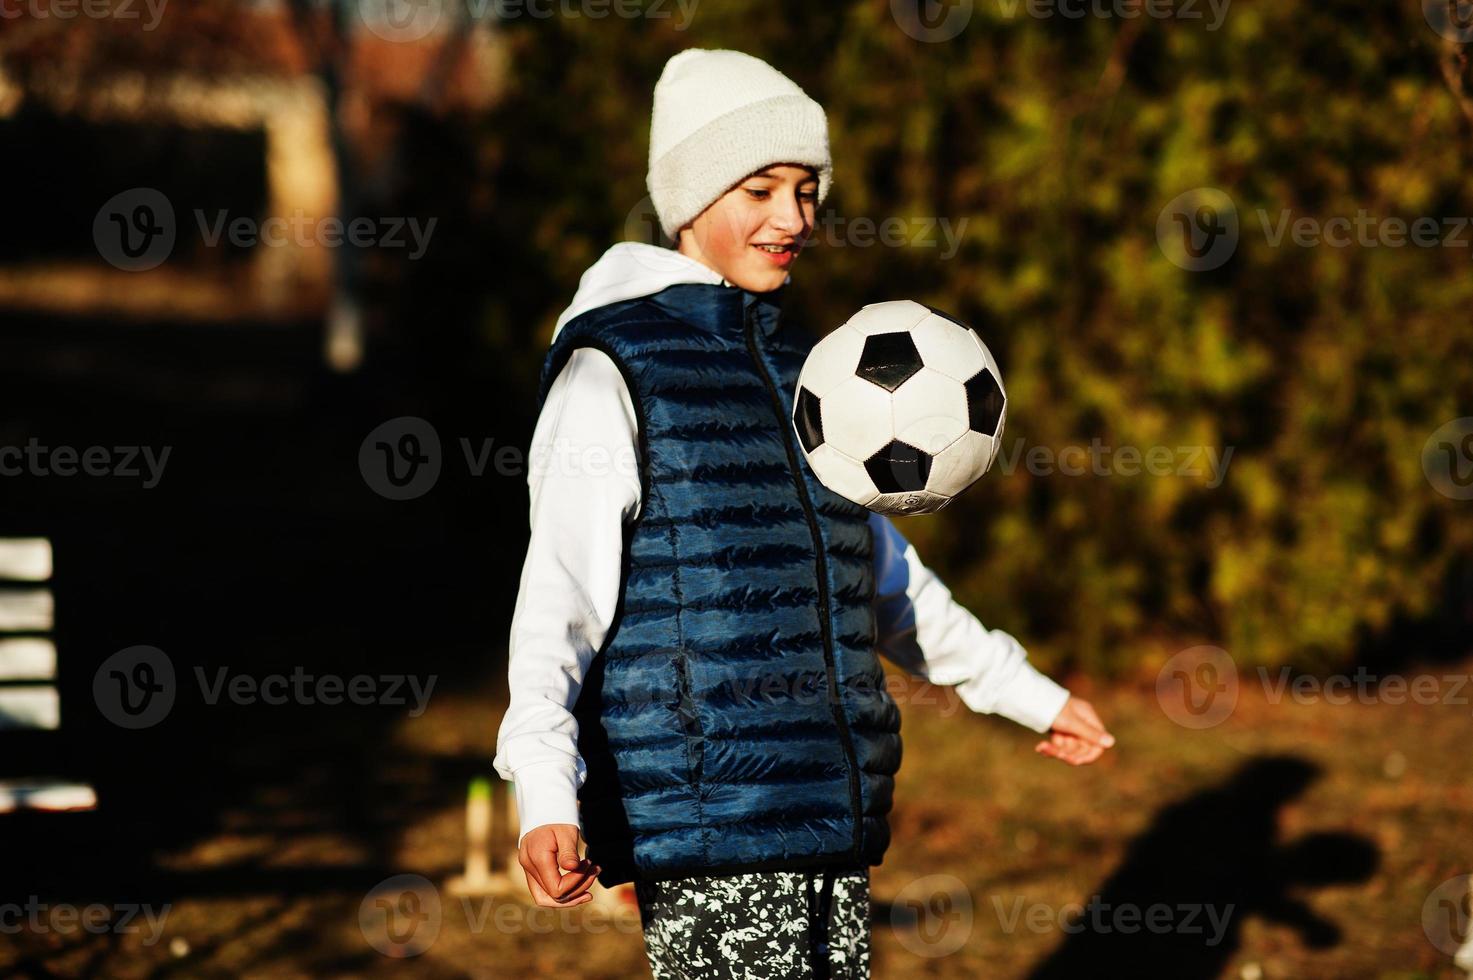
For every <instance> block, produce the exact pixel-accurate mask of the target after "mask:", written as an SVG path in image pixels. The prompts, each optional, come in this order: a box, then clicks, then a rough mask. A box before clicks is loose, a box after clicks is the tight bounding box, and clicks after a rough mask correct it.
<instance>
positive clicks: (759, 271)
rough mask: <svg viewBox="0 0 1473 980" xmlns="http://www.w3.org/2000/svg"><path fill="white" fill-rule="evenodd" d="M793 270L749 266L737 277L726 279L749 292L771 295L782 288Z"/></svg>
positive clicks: (759, 260)
mask: <svg viewBox="0 0 1473 980" xmlns="http://www.w3.org/2000/svg"><path fill="white" fill-rule="evenodd" d="M762 261H763V260H762V259H760V258H759V259H757V262H759V263H761V262H762ZM792 270H793V267H792V266H791V265H790V266H788V267H787V268H786V269H780V268H776V267H774V266H771V265H768V266H766V267H763V266H761V265H758V266H755V267H752V266H749V267H747V268H743V269H742V270H741V272H740V273H738V274H737V276H735V277H733V276H727V277H726V278H727V279H728V280H730V281H731V282H733V283H735V284H736V285H738V286H740V287H742V288H743V289H745V290H747V291H748V292H753V293H770V292H772V291H773V290H774V289H777V288H779V287H781V286H782V284H783V283H784V282H786V281H787V278H788V273H790V272H792Z"/></svg>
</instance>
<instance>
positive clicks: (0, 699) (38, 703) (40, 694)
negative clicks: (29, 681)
mask: <svg viewBox="0 0 1473 980" xmlns="http://www.w3.org/2000/svg"><path fill="white" fill-rule="evenodd" d="M60 727H61V698H59V697H58V696H57V694H56V688H54V687H36V686H26V687H18V686H0V729H6V728H11V729H14V728H37V729H44V730H46V731H54V730H55V729H57V728H60Z"/></svg>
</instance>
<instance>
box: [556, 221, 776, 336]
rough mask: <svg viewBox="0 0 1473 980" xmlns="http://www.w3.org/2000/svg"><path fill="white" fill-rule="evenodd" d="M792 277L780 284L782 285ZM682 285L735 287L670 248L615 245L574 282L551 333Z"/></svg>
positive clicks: (717, 274) (624, 243)
mask: <svg viewBox="0 0 1473 980" xmlns="http://www.w3.org/2000/svg"><path fill="white" fill-rule="evenodd" d="M791 279H792V276H789V277H788V278H787V279H786V280H784V285H786V284H787V282H789V281H791ZM682 283H704V284H707V285H711V286H731V288H733V289H736V288H737V287H736V286H735V285H733V284H732V283H730V282H727V280H726V279H725V278H724V277H723V276H722V275H721V273H719V272H717V271H716V270H715V269H712V268H711V267H710V266H707V265H704V264H702V263H700V262H697V261H696V260H695V259H693V258H691V257H690V256H688V255H682V254H681V253H680V252H677V251H675V250H674V249H671V248H661V247H660V246H658V245H647V244H645V243H644V242H619V243H618V244H617V245H612V246H610V247H609V250H608V251H606V252H604V254H603V255H602V256H600V257H599V259H598V261H597V262H595V263H593V265H591V266H589V267H588V270H587V271H586V272H584V273H583V278H581V279H579V280H578V291H577V292H576V293H574V294H573V302H572V303H570V304H568V308H567V309H565V310H563V312H562V315H561V316H559V317H558V318H557V326H556V327H555V328H554V329H553V331H552V336H553V339H554V340H556V339H557V335H558V333H560V332H561V331H562V329H563V327H564V326H565V325H566V324H567V323H568V321H569V320H572V319H573V318H574V317H577V316H581V315H582V314H584V313H587V312H588V311H589V310H596V309H598V308H599V307H600V306H608V305H609V304H610V303H622V302H624V301H625V300H628V299H638V298H639V297H641V296H653V295H654V294H655V293H658V292H660V291H661V290H664V289H667V288H669V287H670V286H677V285H680V284H682Z"/></svg>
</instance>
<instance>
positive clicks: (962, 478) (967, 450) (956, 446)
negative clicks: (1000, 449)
mask: <svg viewBox="0 0 1473 980" xmlns="http://www.w3.org/2000/svg"><path fill="white" fill-rule="evenodd" d="M996 448H997V443H996V440H994V439H992V438H991V437H990V436H984V435H983V434H982V433H980V432H973V431H972V430H971V429H968V430H967V431H966V432H964V433H963V434H962V437H961V438H960V439H958V440H957V441H956V442H954V443H952V444H951V445H950V446H948V447H946V448H945V449H943V450H942V451H941V452H939V453H936V454H935V455H934V456H932V457H931V473H930V475H929V476H928V477H927V478H926V489H927V490H930V491H932V492H934V493H939V494H943V495H945V496H947V497H955V496H956V495H957V494H959V493H961V492H962V491H963V490H965V489H966V488H967V487H969V486H971V485H972V484H973V483H976V482H977V480H978V479H980V478H981V476H982V474H983V473H986V472H987V470H988V467H990V466H991V465H992V457H993V455H994V453H995V452H996Z"/></svg>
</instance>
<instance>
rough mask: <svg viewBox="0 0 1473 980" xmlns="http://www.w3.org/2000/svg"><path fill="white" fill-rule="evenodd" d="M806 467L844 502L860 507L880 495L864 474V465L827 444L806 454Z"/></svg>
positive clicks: (866, 474)
mask: <svg viewBox="0 0 1473 980" xmlns="http://www.w3.org/2000/svg"><path fill="white" fill-rule="evenodd" d="M808 465H809V466H811V467H813V472H814V473H817V474H821V477H820V482H822V483H823V485H824V486H826V487H828V488H829V489H830V490H832V491H834V493H837V494H838V495H839V496H841V497H843V498H844V499H846V500H852V501H854V502H855V503H856V504H860V505H861V506H869V502H870V501H871V500H874V499H875V498H876V497H878V496H879V495H880V491H879V490H877V489H875V482H874V481H873V480H871V479H870V478H869V473H867V472H865V469H864V464H862V463H860V462H859V461H858V460H853V459H850V458H849V457H848V456H845V455H844V454H843V453H841V452H839V451H838V450H837V449H835V448H834V447H833V446H831V445H829V444H828V443H824V444H823V445H821V446H819V447H818V448H817V449H815V450H814V451H813V452H811V453H809V454H808Z"/></svg>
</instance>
